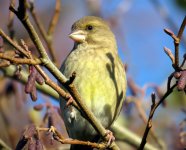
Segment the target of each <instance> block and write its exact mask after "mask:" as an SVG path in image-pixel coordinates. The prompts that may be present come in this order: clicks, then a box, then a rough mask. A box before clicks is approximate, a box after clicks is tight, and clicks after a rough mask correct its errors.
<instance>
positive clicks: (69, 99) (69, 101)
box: [65, 96, 74, 108]
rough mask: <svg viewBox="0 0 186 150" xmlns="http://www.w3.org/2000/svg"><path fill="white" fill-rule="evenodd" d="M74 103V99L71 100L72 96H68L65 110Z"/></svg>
mask: <svg viewBox="0 0 186 150" xmlns="http://www.w3.org/2000/svg"><path fill="white" fill-rule="evenodd" d="M73 102H74V99H73V98H72V96H69V98H68V100H67V102H66V106H65V108H67V107H69V106H70V105H72V103H73Z"/></svg>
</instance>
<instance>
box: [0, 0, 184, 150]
mask: <svg viewBox="0 0 186 150" xmlns="http://www.w3.org/2000/svg"><path fill="white" fill-rule="evenodd" d="M9 5H10V1H7V0H0V20H1V21H0V28H2V29H3V30H4V31H5V32H6V33H8V29H7V24H8V18H9ZM16 5H17V4H16ZM34 6H35V11H36V13H37V15H38V17H39V19H40V21H41V22H42V23H43V25H44V27H45V28H48V24H49V21H50V19H51V17H52V15H53V13H54V7H55V0H52V1H51V0H35V1H34ZM87 15H95V16H100V17H102V18H103V19H105V20H106V21H107V22H108V23H109V24H110V27H111V29H112V30H113V32H114V33H115V36H116V38H117V42H118V51H119V55H120V57H121V58H122V61H123V63H124V64H127V76H128V78H129V81H130V83H131V84H132V85H133V86H132V87H135V88H136V89H135V90H136V94H135V95H134V94H133V93H132V92H133V90H134V89H131V87H130V86H129V88H128V92H127V95H128V97H131V95H132V96H135V98H136V99H137V101H139V103H140V108H142V109H143V111H144V113H145V115H148V113H149V110H150V105H151V98H150V95H151V93H152V92H153V91H154V92H156V93H157V94H160V95H161V94H162V93H164V92H165V91H166V83H167V78H168V76H169V75H170V74H171V73H172V72H173V71H174V70H173V68H172V62H171V60H170V59H169V58H168V56H167V55H166V54H165V53H164V51H163V47H164V46H166V47H168V48H170V49H171V50H172V52H174V43H173V40H172V38H170V37H169V36H168V35H167V34H165V32H164V31H163V29H164V28H168V29H170V30H172V31H173V32H174V33H175V34H177V33H178V30H179V27H180V25H181V23H182V21H183V19H184V17H185V15H186V1H185V0H141V1H137V0H61V13H60V18H59V23H58V25H57V27H56V30H55V33H54V37H53V45H54V49H55V53H56V54H57V55H56V57H57V61H58V62H59V64H61V63H62V62H63V60H64V59H65V57H66V56H67V54H68V53H69V52H70V50H71V49H72V46H73V41H72V40H71V39H70V38H69V37H68V34H69V33H70V29H71V25H72V24H73V22H75V21H76V20H78V19H79V18H81V17H83V16H87ZM13 27H14V29H15V37H16V39H17V40H20V39H24V40H25V41H27V42H28V43H29V42H30V40H29V37H28V34H27V32H26V30H25V29H24V27H23V26H22V24H21V23H20V22H19V20H18V19H17V18H16V17H15V19H14V25H13ZM185 33H186V32H185ZM185 33H184V34H183V38H182V41H181V44H180V62H181V61H182V59H183V54H184V53H185V52H186V51H185V50H186V34H185ZM0 82H1V85H0V94H1V97H0V108H1V109H0V139H1V140H2V141H4V142H5V143H7V145H8V146H10V147H12V148H15V145H16V143H17V142H18V140H19V138H20V136H21V132H22V131H23V128H25V127H26V126H27V125H28V124H30V123H35V124H37V125H40V124H41V123H42V122H44V121H43V120H42V118H43V116H45V114H46V112H47V111H51V110H50V109H48V108H47V107H46V108H45V109H43V110H42V111H41V112H38V111H35V110H34V109H33V106H34V105H36V104H43V103H50V104H53V105H55V106H58V102H56V100H54V99H52V100H51V98H50V97H48V96H45V95H43V94H41V93H39V95H38V101H37V102H32V101H31V100H30V97H29V96H27V95H25V94H24V92H23V90H24V87H23V86H22V85H21V84H20V83H19V82H16V81H13V80H11V79H8V78H7V77H4V76H3V75H2V74H1V81H0ZM157 89H158V90H159V91H158V90H157ZM158 92H159V93H158ZM20 99H23V100H22V101H20ZM137 104H138V102H137V103H136V102H134V100H133V101H132V102H128V103H126V104H125V106H124V108H123V111H122V114H121V117H120V118H119V119H118V120H119V122H120V124H122V125H121V126H125V127H126V128H127V129H130V131H132V132H133V133H135V134H137V135H138V136H139V137H142V135H143V132H144V129H145V123H144V121H145V120H144V118H143V117H141V116H140V115H139V114H140V111H139V107H138V106H137ZM51 112H52V111H51ZM51 112H50V113H51ZM55 113H56V112H55ZM52 115H55V114H53V112H52ZM184 119H186V96H185V93H184V92H177V90H175V91H174V93H172V94H171V95H170V96H169V97H168V99H167V100H166V103H165V104H164V105H162V106H160V108H159V109H158V110H157V112H156V113H155V116H154V118H153V133H154V134H155V135H154V134H153V135H150V136H149V140H150V143H151V144H152V145H154V146H155V147H159V145H161V144H158V143H163V144H162V145H163V147H164V149H169V150H181V149H183V148H184V146H186V142H185V141H184V142H182V141H180V139H181V138H180V130H184V129H185V128H186V127H185V126H184V127H182V124H183V120H184ZM57 122H58V123H61V124H63V123H62V122H61V121H59V120H58V121H57ZM180 124H181V125H180ZM59 128H60V129H59V130H60V131H61V132H62V133H63V134H65V136H67V135H66V131H65V128H64V127H63V128H61V126H60V127H59ZM182 128H183V129H182ZM154 136H155V137H156V138H154ZM185 138H186V137H185ZM155 139H156V140H155ZM157 139H159V141H160V142H159V141H158V142H157ZM184 140H185V139H184ZM56 143H57V142H56ZM56 143H55V144H56ZM124 143H125V144H124V145H122V144H123V143H120V144H121V149H136V147H134V146H131V145H130V144H128V143H127V142H124ZM59 145H60V144H59ZM59 145H58V146H59ZM49 147H50V146H48V148H49ZM59 147H63V145H62V146H61V145H60V146H59ZM158 149H160V148H158Z"/></svg>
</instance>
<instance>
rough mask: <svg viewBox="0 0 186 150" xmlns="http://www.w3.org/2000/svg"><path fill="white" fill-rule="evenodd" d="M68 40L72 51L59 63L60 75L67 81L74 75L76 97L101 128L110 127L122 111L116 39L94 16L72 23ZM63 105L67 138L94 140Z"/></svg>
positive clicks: (75, 113) (86, 126) (88, 128)
mask: <svg viewBox="0 0 186 150" xmlns="http://www.w3.org/2000/svg"><path fill="white" fill-rule="evenodd" d="M70 37H71V38H72V39H73V40H74V41H75V44H74V48H73V49H72V51H71V52H70V54H69V55H68V56H67V58H66V59H65V61H64V63H63V64H62V66H61V72H62V73H63V74H64V75H65V76H66V77H67V78H68V77H70V76H71V75H72V73H73V72H74V71H75V72H76V75H77V76H76V78H75V81H74V84H75V86H76V88H77V90H78V92H79V94H80V95H81V97H82V99H83V100H84V101H85V103H86V105H87V106H88V107H89V108H90V109H91V111H92V112H93V113H94V115H95V116H96V118H98V120H99V121H100V122H101V123H102V124H103V126H104V127H105V128H109V127H110V125H111V124H112V123H113V121H114V120H115V119H116V117H117V116H118V114H119V112H120V110H121V107H122V104H123V101H124V99H125V93H126V76H125V71H124V69H123V65H122V62H121V61H120V58H119V56H118V54H117V46H116V41H115V37H114V35H113V33H112V32H111V30H110V28H109V27H108V25H107V24H106V22H104V21H103V20H102V19H100V18H98V17H93V16H87V17H84V18H82V19H80V20H78V21H77V22H75V23H74V24H73V25H72V34H71V35H70ZM65 105H66V102H65V101H64V100H63V99H61V101H60V106H61V110H62V117H63V119H64V122H65V125H66V128H67V131H68V134H69V136H70V137H71V138H73V139H79V140H89V141H95V139H96V136H97V133H96V131H95V130H94V129H93V127H92V126H91V125H90V124H89V123H88V121H86V120H85V119H84V118H83V117H82V116H81V115H80V113H79V112H78V111H77V110H76V109H75V108H74V107H73V106H70V107H69V108H66V109H64V107H65ZM71 149H74V150H75V149H83V147H81V148H80V147H77V146H73V147H72V148H71ZM84 149H88V148H85V147H84Z"/></svg>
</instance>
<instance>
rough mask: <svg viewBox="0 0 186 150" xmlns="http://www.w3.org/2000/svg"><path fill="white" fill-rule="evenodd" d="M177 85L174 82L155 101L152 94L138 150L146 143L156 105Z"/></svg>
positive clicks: (141, 149)
mask: <svg viewBox="0 0 186 150" xmlns="http://www.w3.org/2000/svg"><path fill="white" fill-rule="evenodd" d="M176 86H177V84H174V85H173V86H172V87H171V88H170V89H169V90H168V91H167V92H166V93H165V94H164V96H163V97H162V98H161V99H160V100H159V101H158V102H157V103H155V94H152V105H151V110H150V114H149V118H148V121H147V125H146V128H145V132H144V134H143V138H142V141H141V144H140V146H139V148H138V150H143V149H144V146H145V144H146V141H147V136H148V133H149V131H150V129H151V127H152V118H153V115H154V112H155V110H156V109H157V108H158V106H159V105H160V104H161V103H162V102H163V101H164V100H165V98H167V97H168V96H169V95H170V94H171V93H172V91H173V89H174V88H175V87H176Z"/></svg>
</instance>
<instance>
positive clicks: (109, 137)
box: [105, 130, 115, 146]
mask: <svg viewBox="0 0 186 150" xmlns="http://www.w3.org/2000/svg"><path fill="white" fill-rule="evenodd" d="M105 137H106V139H107V141H108V142H107V146H110V145H111V144H112V142H113V141H115V137H114V135H113V133H112V131H110V130H106V134H105Z"/></svg>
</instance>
